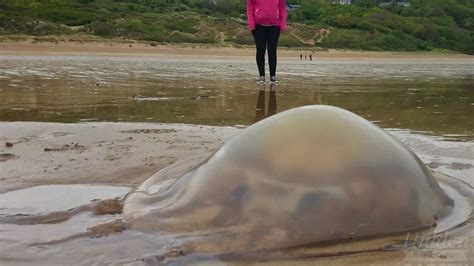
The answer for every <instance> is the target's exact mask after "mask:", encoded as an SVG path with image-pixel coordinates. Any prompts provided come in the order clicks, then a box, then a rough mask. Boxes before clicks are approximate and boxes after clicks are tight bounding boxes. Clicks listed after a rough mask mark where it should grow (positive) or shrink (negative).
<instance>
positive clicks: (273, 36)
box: [252, 24, 280, 77]
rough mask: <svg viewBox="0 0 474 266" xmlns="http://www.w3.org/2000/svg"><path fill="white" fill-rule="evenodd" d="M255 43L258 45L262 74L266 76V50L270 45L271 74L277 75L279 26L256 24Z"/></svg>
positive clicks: (269, 61) (259, 69)
mask: <svg viewBox="0 0 474 266" xmlns="http://www.w3.org/2000/svg"><path fill="white" fill-rule="evenodd" d="M252 34H253V38H254V39H255V45H256V46H257V56H256V59H257V67H258V72H259V73H260V76H265V50H266V48H267V47H268V65H270V76H271V77H273V76H275V72H276V66H277V45H278V38H279V37H280V27H279V26H262V25H258V24H257V25H255V30H253V31H252Z"/></svg>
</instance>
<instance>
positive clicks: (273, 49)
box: [247, 0, 286, 83]
mask: <svg viewBox="0 0 474 266" xmlns="http://www.w3.org/2000/svg"><path fill="white" fill-rule="evenodd" d="M247 20H248V27H249V29H250V30H251V31H252V35H253V38H254V40H255V45H256V46H257V54H256V61H257V67H258V73H259V78H258V82H259V83H263V82H265V50H266V49H268V65H269V66H270V82H272V83H276V82H278V80H277V77H276V66H277V46H278V38H279V37H280V32H285V30H286V1H285V0H247Z"/></svg>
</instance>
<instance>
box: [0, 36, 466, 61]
mask: <svg viewBox="0 0 474 266" xmlns="http://www.w3.org/2000/svg"><path fill="white" fill-rule="evenodd" d="M310 53H312V54H313V60H318V59H347V60H359V59H366V60H380V59H403V60H420V59H423V60H431V61H439V60H442V61H446V60H447V61H449V60H468V61H471V60H474V56H471V55H465V54H458V53H448V52H376V51H355V50H337V49H328V50H325V49H321V48H320V47H319V48H317V47H316V48H313V49H310V48H306V49H298V48H285V47H280V48H279V53H278V55H279V57H283V58H293V59H295V60H299V56H300V54H303V55H304V54H308V55H309V54H310ZM0 55H97V56H101V55H102V56H111V55H113V56H144V57H147V56H161V57H173V58H174V57H206V58H209V57H226V58H235V57H254V56H255V48H254V47H251V46H242V47H238V48H237V47H225V46H212V45H203V44H169V45H162V44H157V45H153V46H152V45H150V44H149V43H140V42H135V41H130V42H125V41H124V42H123V43H117V42H82V43H81V42H58V43H54V42H32V41H3V42H0ZM308 61H309V58H308Z"/></svg>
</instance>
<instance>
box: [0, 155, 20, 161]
mask: <svg viewBox="0 0 474 266" xmlns="http://www.w3.org/2000/svg"><path fill="white" fill-rule="evenodd" d="M15 158H16V155H15V154H12V153H1V154H0V162H6V161H8V160H13V159H15Z"/></svg>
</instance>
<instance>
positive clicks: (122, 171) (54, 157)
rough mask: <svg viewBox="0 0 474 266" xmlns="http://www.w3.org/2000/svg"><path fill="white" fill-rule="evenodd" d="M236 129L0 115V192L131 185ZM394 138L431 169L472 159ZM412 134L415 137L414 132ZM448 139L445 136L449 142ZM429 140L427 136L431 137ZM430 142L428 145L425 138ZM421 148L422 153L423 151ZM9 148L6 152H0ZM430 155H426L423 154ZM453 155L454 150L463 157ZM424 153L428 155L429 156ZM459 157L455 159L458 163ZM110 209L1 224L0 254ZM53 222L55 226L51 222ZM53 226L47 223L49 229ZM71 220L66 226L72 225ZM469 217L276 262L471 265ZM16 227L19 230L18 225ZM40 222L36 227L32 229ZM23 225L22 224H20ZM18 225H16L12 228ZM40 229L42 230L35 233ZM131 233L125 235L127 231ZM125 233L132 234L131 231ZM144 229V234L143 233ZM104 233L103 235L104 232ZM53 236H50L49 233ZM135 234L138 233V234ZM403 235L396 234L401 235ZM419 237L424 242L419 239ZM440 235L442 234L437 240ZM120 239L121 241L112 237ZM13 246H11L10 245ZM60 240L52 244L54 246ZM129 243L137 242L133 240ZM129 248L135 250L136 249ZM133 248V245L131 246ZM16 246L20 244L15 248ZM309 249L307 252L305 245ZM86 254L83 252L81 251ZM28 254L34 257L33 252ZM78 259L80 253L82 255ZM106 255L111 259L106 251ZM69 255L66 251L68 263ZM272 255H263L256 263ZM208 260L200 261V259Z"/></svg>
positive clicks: (9, 257)
mask: <svg viewBox="0 0 474 266" xmlns="http://www.w3.org/2000/svg"><path fill="white" fill-rule="evenodd" d="M240 130H242V129H240V128H236V127H213V126H199V125H186V124H147V123H108V122H100V123H79V124H62V123H40V122H0V132H1V134H0V135H1V137H0V145H1V148H0V153H1V156H2V157H1V158H2V162H0V166H1V179H0V187H1V190H0V191H1V192H6V191H11V190H13V189H19V188H27V187H32V186H37V185H50V184H95V185H110V186H120V187H130V188H132V189H133V188H136V187H137V186H138V185H139V184H140V183H141V182H143V181H144V180H145V179H147V178H148V177H149V176H150V175H152V174H153V173H155V172H156V171H158V170H159V169H161V168H163V167H165V166H167V165H169V164H171V163H173V162H175V161H177V160H181V159H186V158H190V157H193V156H196V155H201V154H206V153H208V154H210V153H212V152H213V151H215V150H216V149H217V148H218V147H219V146H221V145H222V143H224V142H225V141H227V140H228V139H230V138H231V137H232V136H234V135H235V134H238V132H239V131H240ZM392 134H394V135H395V136H396V137H397V138H399V139H401V140H402V141H404V142H405V143H406V144H407V145H408V146H410V148H412V149H414V150H415V152H417V153H418V154H420V153H421V154H420V156H421V158H422V159H424V162H425V163H428V166H430V164H431V168H432V169H433V170H435V171H436V168H438V169H439V167H440V166H439V165H436V162H438V164H442V163H444V160H443V159H442V157H440V156H439V155H444V156H448V157H450V156H453V157H456V154H461V155H463V156H464V157H466V155H467V158H459V160H456V159H455V158H453V157H450V158H452V159H453V160H454V161H455V162H457V164H456V165H457V166H459V165H460V163H459V161H460V162H466V161H467V162H472V159H473V158H472V157H470V154H469V150H468V153H467V154H466V153H465V152H462V151H463V150H465V149H471V150H472V145H471V144H470V143H467V144H465V145H459V146H458V147H456V146H454V145H451V147H450V148H449V149H445V150H443V147H440V146H437V147H434V148H433V147H430V143H429V141H427V140H426V139H423V138H422V139H421V140H420V139H417V138H416V136H415V137H413V136H412V135H410V134H406V133H404V132H400V131H393V132H392ZM413 139H415V140H413ZM451 144H452V143H451ZM431 145H432V144H431ZM432 146H433V145H432ZM423 151H425V152H426V153H427V155H426V154H425V155H424V154H423ZM7 154H8V155H7ZM430 154H431V155H432V156H433V157H432V158H431V157H429V155H430ZM463 156H460V157H463ZM430 158H431V159H430ZM449 163H450V162H448V163H447V165H448V168H449V166H452V167H451V168H453V169H452V170H453V171H461V172H462V173H461V174H460V176H461V177H463V178H462V179H463V180H464V181H465V182H467V183H471V185H472V184H473V182H474V180H473V179H474V178H473V176H472V175H471V174H472V171H473V165H467V164H466V163H465V164H463V166H464V167H458V168H457V169H456V167H455V166H456V165H452V163H451V164H449ZM461 164H462V163H461ZM115 218H117V217H116V216H106V217H101V216H98V218H97V217H94V216H92V217H91V216H88V215H86V214H79V215H76V216H74V217H73V218H71V220H69V221H68V222H64V223H59V224H55V225H46V224H42V225H38V226H35V227H34V228H33V227H32V226H27V227H25V228H24V229H22V228H23V227H22V226H21V225H14V224H8V225H6V224H1V225H0V226H1V229H0V230H2V231H3V232H4V233H5V234H3V233H2V239H0V240H1V242H4V243H3V244H1V245H0V261H2V264H3V263H7V264H10V263H11V264H21V263H22V262H25V261H28V259H31V258H29V257H28V256H26V257H23V259H24V261H21V260H20V261H18V260H17V259H18V257H15V252H14V250H15V248H14V244H12V243H14V241H16V240H17V239H22V241H32V239H31V238H32V235H34V234H37V237H40V239H41V237H44V239H50V238H52V236H51V235H50V234H48V231H49V230H54V231H53V232H55V233H57V234H59V235H60V236H61V235H62V236H64V237H68V236H70V235H71V234H72V233H80V232H82V231H85V230H86V228H88V227H89V228H88V229H87V231H88V232H89V231H90V230H89V229H90V226H94V225H97V224H100V223H104V222H110V221H112V220H113V219H115ZM53 226H56V227H53ZM52 228H54V229H52ZM71 228H72V229H71ZM473 229H474V220H473V218H472V217H471V218H470V220H469V221H468V223H467V224H466V225H464V226H461V227H460V228H458V229H454V230H452V231H450V232H449V233H448V234H447V235H446V237H445V238H441V239H440V240H437V242H435V241H433V240H430V239H426V240H424V239H423V235H420V236H419V238H418V241H419V242H420V243H419V246H417V247H409V248H401V249H396V250H393V251H373V252H364V253H359V254H352V255H344V256H335V257H325V258H312V257H311V256H310V257H308V258H305V257H304V256H302V257H301V258H300V259H298V260H295V261H293V260H292V261H282V262H281V263H282V264H294V263H299V264H302V265H306V264H314V263H315V262H316V263H325V264H326V263H327V264H332V265H341V264H344V265H349V264H354V263H355V264H372V265H386V264H388V265H414V264H419V263H424V264H426V263H436V264H439V263H442V264H444V263H457V264H458V265H471V264H472V263H473V262H474V230H473ZM19 230H20V231H19ZM38 230H39V231H38ZM23 231H24V232H23ZM19 232H23V233H19ZM41 232H42V233H41ZM121 235H122V234H118V236H112V237H105V238H104V237H103V238H101V239H103V240H100V241H99V243H107V242H108V241H109V242H110V241H112V242H111V243H110V245H111V249H112V248H113V246H112V243H114V241H116V240H114V239H116V238H118V239H120V237H123V238H124V239H126V238H127V236H126V235H123V236H121ZM128 237H130V236H128ZM132 237H137V236H133V235H132ZM143 237H144V236H143ZM109 238H110V239H109ZM52 239H53V240H54V239H55V238H52ZM138 239H140V237H139V236H138ZM403 240H404V239H401V241H403ZM423 241H425V242H423ZM442 241H444V242H442ZM81 243H82V244H81ZM75 245H84V243H83V242H74V241H73V242H71V244H67V245H65V246H64V247H65V248H66V250H69V251H66V252H70V249H71V247H72V248H74V247H75ZM117 245H118V246H117V247H119V246H120V245H119V244H117ZM12 248H13V250H12ZM56 248H59V247H56ZM136 249H139V247H137V248H136ZM136 249H135V251H136ZM132 250H133V248H132ZM18 251H19V250H18ZM308 253H310V252H308ZM85 254H88V253H87V252H86V253H85ZM32 258H33V259H34V257H32ZM38 258H39V259H41V260H39V262H40V263H41V261H42V262H45V263H46V262H48V263H49V262H51V263H53V264H54V260H52V261H49V258H48V257H47V256H46V257H45V255H42V256H40V257H38ZM81 261H87V260H82V259H81ZM108 261H109V262H110V261H113V259H112V258H108ZM73 262H74V259H72V258H71V263H73ZM265 263H266V264H274V263H275V262H274V261H272V262H262V264H265ZM209 264H212V261H205V262H204V263H203V265H209Z"/></svg>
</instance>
